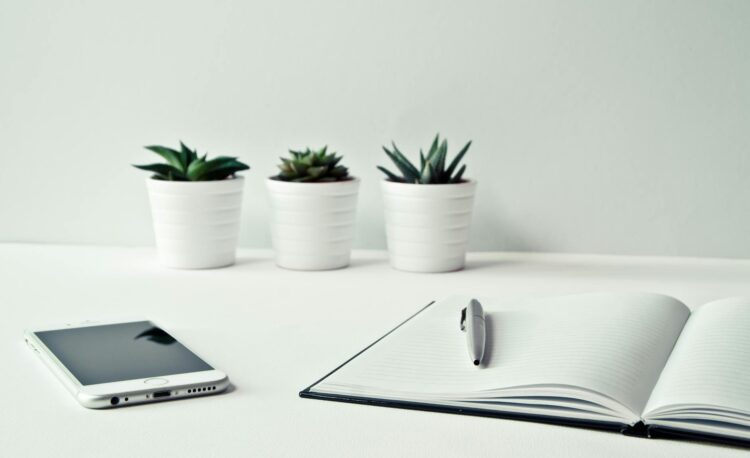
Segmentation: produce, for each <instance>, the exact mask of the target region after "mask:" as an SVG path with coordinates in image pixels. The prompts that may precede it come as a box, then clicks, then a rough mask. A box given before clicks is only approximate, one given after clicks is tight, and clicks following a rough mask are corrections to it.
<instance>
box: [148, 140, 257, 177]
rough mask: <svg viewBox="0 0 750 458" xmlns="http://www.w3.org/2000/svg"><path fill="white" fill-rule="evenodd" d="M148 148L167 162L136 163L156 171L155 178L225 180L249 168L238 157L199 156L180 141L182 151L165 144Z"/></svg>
mask: <svg viewBox="0 0 750 458" xmlns="http://www.w3.org/2000/svg"><path fill="white" fill-rule="evenodd" d="M146 149H147V150H149V151H153V152H154V153H156V154H158V155H159V156H161V157H162V158H163V159H164V160H166V161H167V163H166V164H148V165H136V166H135V167H137V168H139V169H142V170H147V171H150V172H154V175H153V176H152V177H153V178H155V179H157V180H166V181H217V180H224V179H226V178H229V177H230V176H232V175H234V174H235V173H237V172H240V171H242V170H248V169H249V168H250V167H248V166H247V165H246V164H244V163H242V162H240V161H238V160H237V158H236V157H227V156H218V157H215V158H213V159H210V160H207V155H206V154H204V155H203V156H202V157H199V156H198V153H197V152H196V151H195V150H191V149H190V148H188V147H187V146H185V144H184V143H182V142H180V151H176V150H173V149H171V148H167V147H164V146H147V147H146Z"/></svg>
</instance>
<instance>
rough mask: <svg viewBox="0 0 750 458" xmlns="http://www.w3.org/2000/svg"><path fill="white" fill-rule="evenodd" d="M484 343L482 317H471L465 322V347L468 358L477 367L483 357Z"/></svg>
mask: <svg viewBox="0 0 750 458" xmlns="http://www.w3.org/2000/svg"><path fill="white" fill-rule="evenodd" d="M485 343H486V332H485V323H484V317H482V316H476V315H475V316H471V317H470V318H469V319H468V320H467V326H466V346H467V348H468V349H469V358H471V361H472V362H473V363H474V365H475V366H478V365H479V364H480V363H481V362H482V358H483V357H484V347H485Z"/></svg>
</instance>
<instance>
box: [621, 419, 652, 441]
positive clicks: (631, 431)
mask: <svg viewBox="0 0 750 458" xmlns="http://www.w3.org/2000/svg"><path fill="white" fill-rule="evenodd" d="M620 432H621V433H622V434H624V435H626V436H632V437H643V438H649V437H651V433H650V431H649V427H648V426H646V424H645V423H643V422H642V421H639V422H638V423H636V424H634V425H623V427H622V429H620Z"/></svg>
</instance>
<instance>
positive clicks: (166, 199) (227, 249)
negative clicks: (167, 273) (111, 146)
mask: <svg viewBox="0 0 750 458" xmlns="http://www.w3.org/2000/svg"><path fill="white" fill-rule="evenodd" d="M146 183H147V185H148V195H149V199H150V200H151V215H152V217H153V220H154V233H155V235H156V248H157V251H158V253H159V260H160V261H161V263H162V264H163V265H165V266H167V267H173V268H176V269H211V268H215V267H224V266H228V265H231V264H234V259H235V252H236V250H237V237H238V235H239V228H240V215H241V210H242V188H243V185H244V183H245V180H244V179H243V178H242V177H235V178H229V179H226V180H218V181H163V180H154V179H152V178H149V179H148V180H147V182H146Z"/></svg>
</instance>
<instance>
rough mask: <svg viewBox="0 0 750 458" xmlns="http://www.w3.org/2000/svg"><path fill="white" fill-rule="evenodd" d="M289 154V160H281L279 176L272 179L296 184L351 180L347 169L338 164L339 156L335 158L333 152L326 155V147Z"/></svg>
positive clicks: (291, 151)
mask: <svg viewBox="0 0 750 458" xmlns="http://www.w3.org/2000/svg"><path fill="white" fill-rule="evenodd" d="M289 154H290V155H291V157H290V158H285V157H282V158H281V164H279V174H278V175H276V176H274V177H272V178H273V179H276V180H280V181H294V182H298V183H326V182H332V181H346V180H351V177H350V176H349V169H347V168H346V167H344V166H343V165H340V164H339V161H341V156H336V153H335V152H333V153H328V147H327V146H324V147H323V148H321V149H319V150H317V151H314V150H311V149H310V148H306V149H305V150H304V151H293V150H289Z"/></svg>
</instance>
